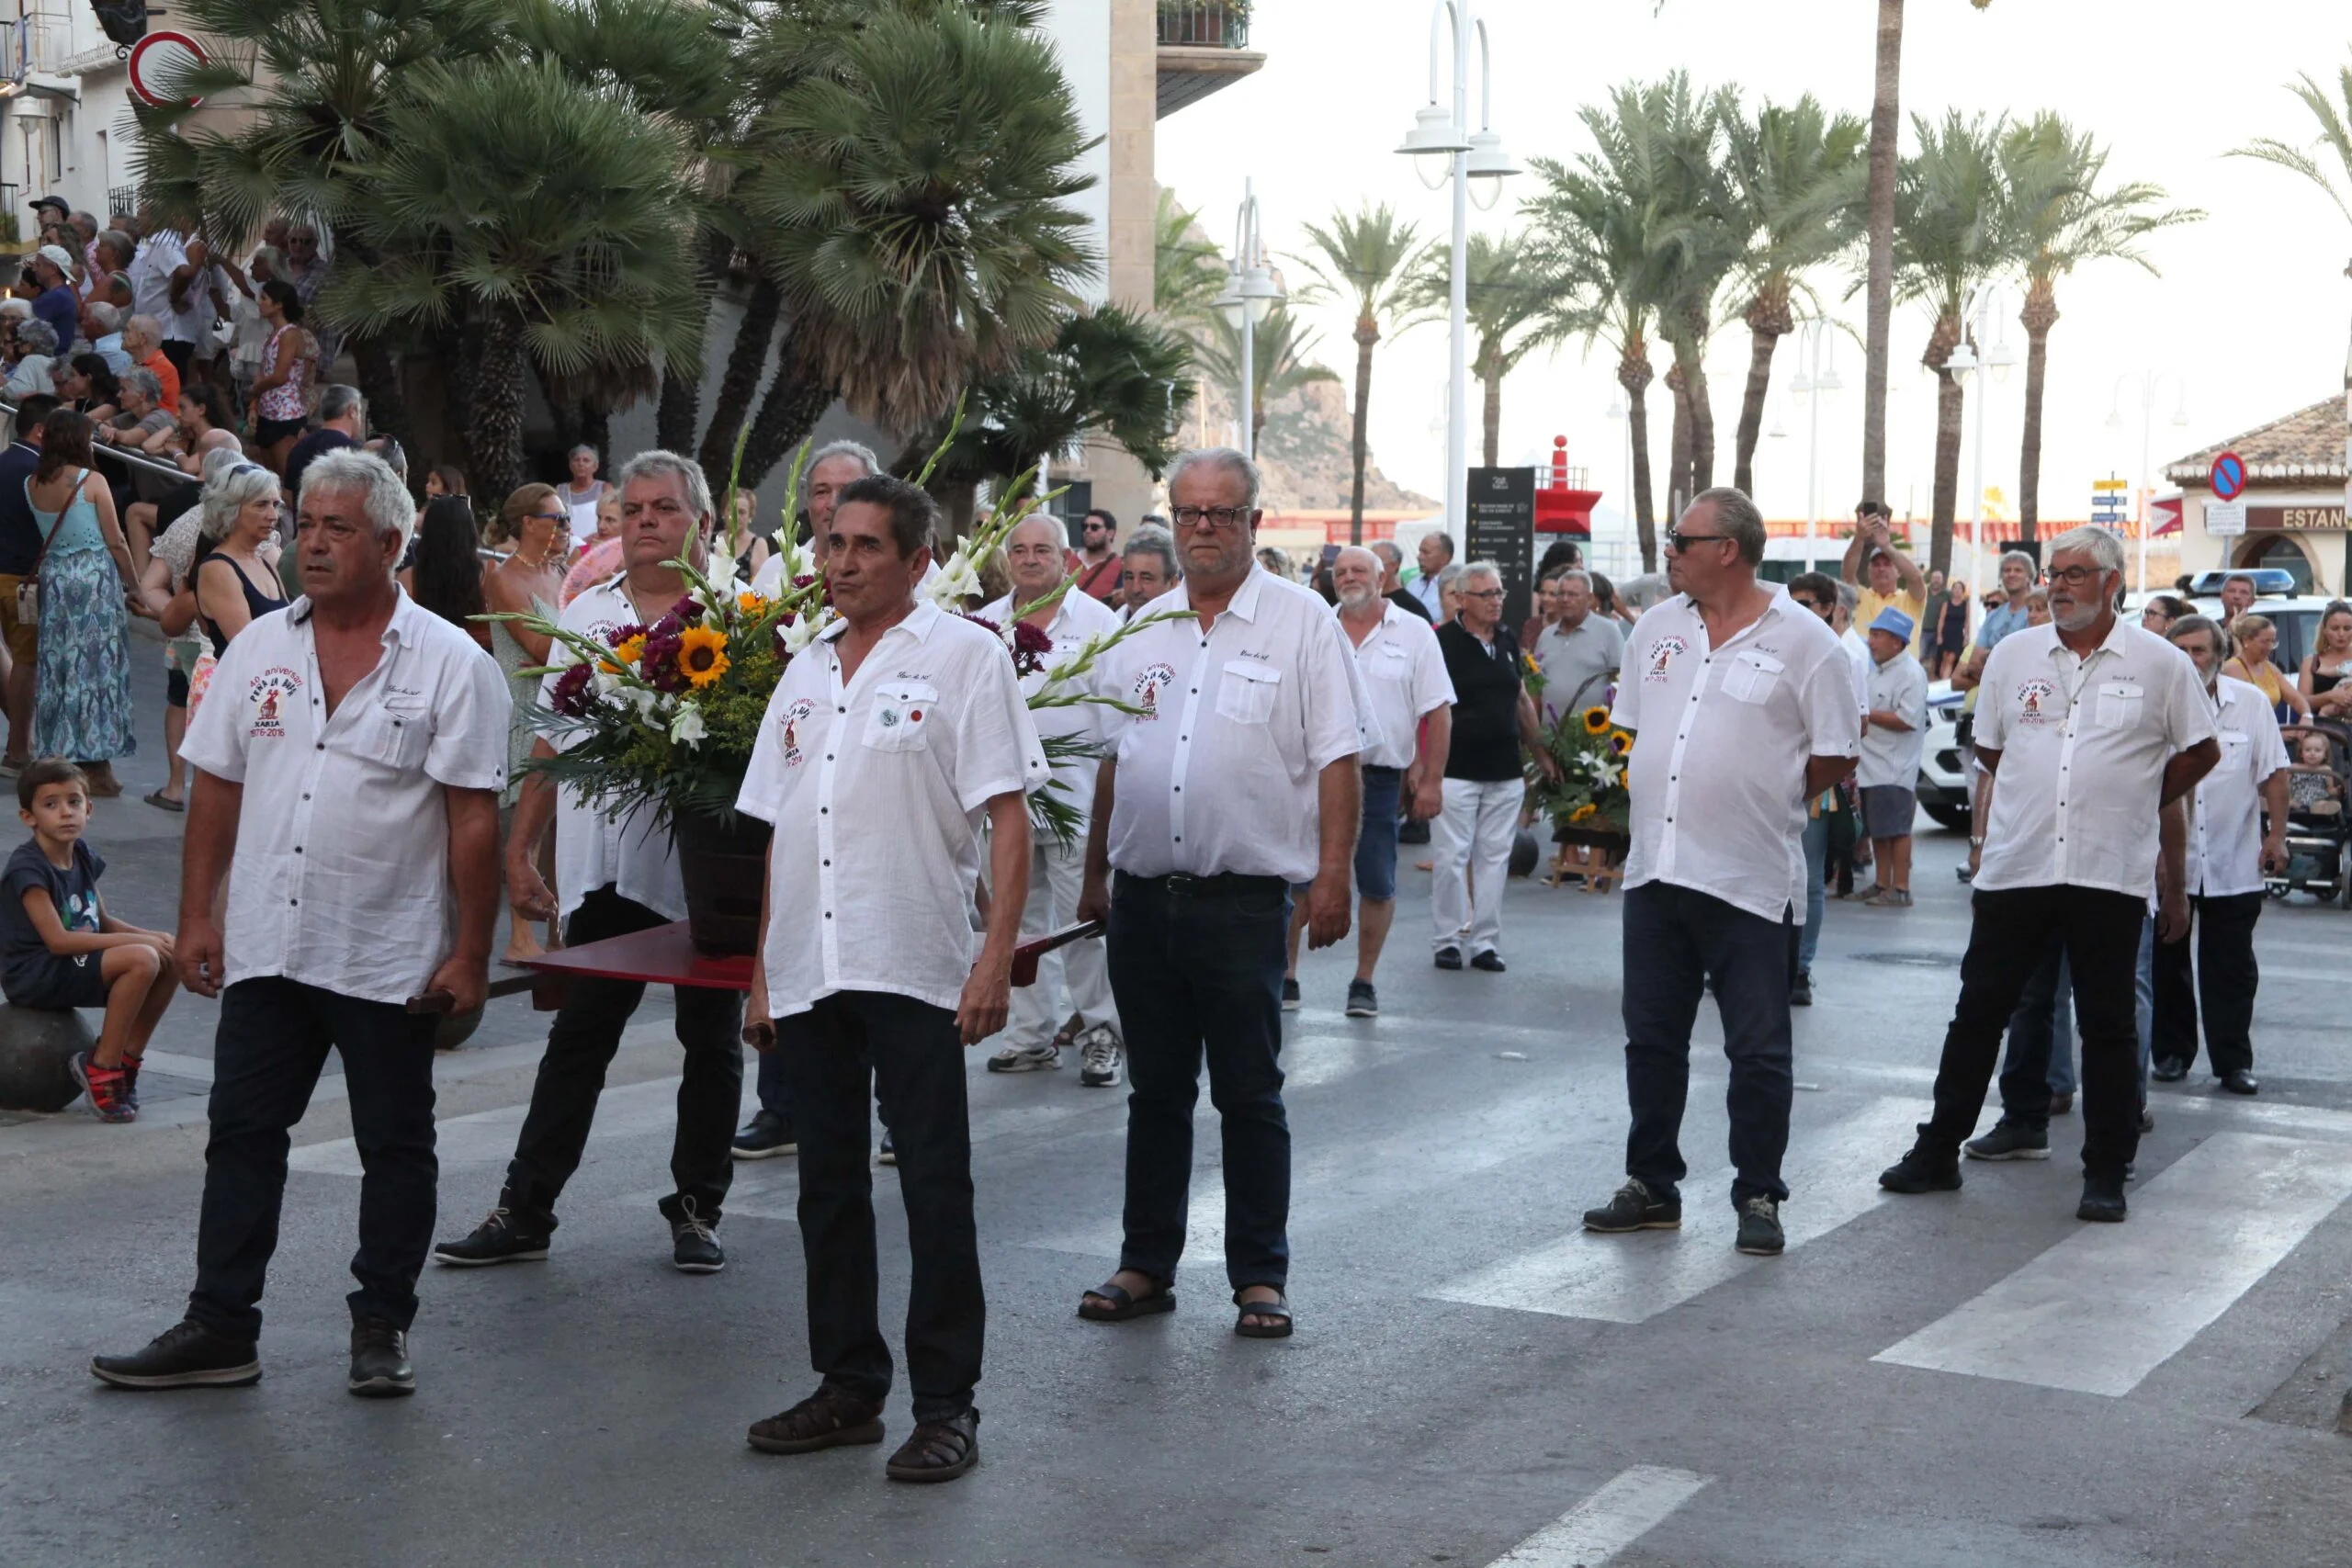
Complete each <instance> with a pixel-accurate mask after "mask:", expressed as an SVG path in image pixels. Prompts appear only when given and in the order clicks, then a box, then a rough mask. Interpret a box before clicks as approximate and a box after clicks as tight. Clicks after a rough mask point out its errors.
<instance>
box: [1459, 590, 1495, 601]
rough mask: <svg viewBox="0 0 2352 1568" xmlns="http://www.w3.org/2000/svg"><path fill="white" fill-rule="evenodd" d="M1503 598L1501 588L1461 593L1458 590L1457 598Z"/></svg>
mask: <svg viewBox="0 0 2352 1568" xmlns="http://www.w3.org/2000/svg"><path fill="white" fill-rule="evenodd" d="M1502 596H1503V591H1502V590H1501V589H1499V588H1474V589H1471V590H1470V591H1469V592H1460V591H1458V590H1457V592H1456V597H1459V598H1463V599H1499V598H1501V597H1502Z"/></svg>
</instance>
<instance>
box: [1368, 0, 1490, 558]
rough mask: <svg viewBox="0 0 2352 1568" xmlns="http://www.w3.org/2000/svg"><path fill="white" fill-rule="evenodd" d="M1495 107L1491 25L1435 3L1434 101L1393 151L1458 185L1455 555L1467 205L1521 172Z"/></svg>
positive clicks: (1451, 400)
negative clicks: (1443, 82) (1447, 91)
mask: <svg viewBox="0 0 2352 1568" xmlns="http://www.w3.org/2000/svg"><path fill="white" fill-rule="evenodd" d="M1449 30H1450V31H1451V33H1452V40H1451V41H1452V46H1453V103H1452V108H1451V110H1450V111H1449V110H1448V108H1447V107H1445V106H1444V105H1442V104H1441V103H1440V101H1439V99H1438V60H1439V57H1440V54H1441V52H1442V51H1443V50H1444V49H1445V47H1446V44H1447V41H1448V39H1447V36H1446V35H1447V32H1448V31H1449ZM1474 31H1475V32H1476V35H1477V43H1478V129H1477V130H1475V131H1473V130H1470V129H1469V125H1470V42H1471V35H1472V33H1473V32H1474ZM1493 108H1494V73H1493V68H1492V61H1491V58H1490V56H1489V54H1488V51H1487V24H1486V22H1485V20H1484V19H1483V18H1481V17H1478V16H1477V15H1476V14H1475V13H1474V12H1473V11H1472V10H1471V9H1470V5H1469V0H1437V5H1436V6H1434V7H1433V8H1432V9H1431V10H1430V101H1429V102H1428V103H1427V104H1425V105H1423V106H1422V107H1421V108H1420V109H1419V111H1418V112H1417V113H1416V114H1415V115H1414V116H1413V129H1412V130H1409V131H1408V132H1407V133H1406V136H1405V141H1404V144H1403V145H1402V146H1400V147H1398V148H1397V152H1401V153H1404V154H1405V155H1407V156H1408V157H1410V158H1411V159H1412V160H1413V169H1414V172H1415V173H1416V174H1418V175H1420V177H1421V183H1422V184H1423V185H1426V186H1429V187H1430V189H1431V190H1435V189H1437V188H1438V187H1439V186H1442V185H1443V184H1444V183H1445V182H1446V181H1447V180H1448V179H1451V180H1452V181H1453V258H1452V266H1451V270H1450V276H1449V288H1448V289H1447V300H1446V306H1447V316H1448V320H1449V322H1450V324H1451V327H1452V334H1451V338H1450V340H1449V347H1448V350H1447V367H1446V389H1447V401H1446V437H1445V448H1446V450H1445V525H1446V529H1447V531H1448V532H1449V533H1450V534H1452V535H1453V544H1454V548H1455V551H1456V553H1457V554H1459V552H1460V551H1461V550H1462V548H1463V547H1464V546H1466V545H1467V543H1468V528H1469V494H1470V467H1469V442H1470V378H1469V369H1468V362H1469V353H1470V349H1469V339H1470V327H1469V319H1468V318H1469V311H1468V308H1467V304H1466V297H1465V294H1464V287H1465V281H1464V280H1465V279H1466V277H1467V276H1468V273H1469V265H1468V256H1469V250H1470V203H1471V201H1472V200H1473V199H1474V198H1475V199H1476V201H1477V203H1478V206H1479V207H1480V208H1481V209H1486V208H1490V207H1492V206H1494V204H1495V203H1496V201H1497V200H1498V199H1500V197H1501V196H1502V182H1503V181H1504V180H1505V179H1507V178H1509V177H1510V175H1515V174H1518V173H1519V172H1520V171H1519V165H1518V164H1514V163H1512V162H1511V160H1510V154H1509V153H1507V152H1504V151H1503V143H1502V138H1501V137H1500V136H1499V135H1498V134H1497V133H1496V132H1495V131H1494V130H1493V129H1492V128H1491V126H1490V125H1489V123H1488V121H1489V118H1490V116H1491V114H1492V111H1493Z"/></svg>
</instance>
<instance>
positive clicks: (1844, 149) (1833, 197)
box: [1717, 87, 1868, 495]
mask: <svg viewBox="0 0 2352 1568" xmlns="http://www.w3.org/2000/svg"><path fill="white" fill-rule="evenodd" d="M1717 118H1718V119H1719V120H1720V121H1721V123H1722V126H1723V132H1724V174H1725V175H1726V178H1725V180H1724V185H1723V192H1722V194H1723V196H1724V199H1725V200H1726V201H1728V202H1729V203H1731V204H1732V205H1733V207H1734V209H1735V210H1736V212H1737V214H1738V218H1737V220H1736V227H1738V228H1739V229H1741V230H1743V231H1746V232H1747V234H1748V236H1749V243H1748V248H1747V255H1746V256H1744V257H1743V258H1742V259H1741V261H1740V264H1739V270H1740V272H1741V273H1742V275H1743V276H1744V277H1745V279H1746V282H1747V287H1748V288H1750V289H1751V290H1752V291H1753V292H1752V293H1751V294H1750V295H1749V297H1748V301H1747V309H1746V310H1745V311H1744V312H1743V314H1744V315H1745V317H1746V320H1747V331H1748V336H1749V340H1750V343H1751V344H1752V345H1753V346H1752V348H1751V350H1750V352H1749V355H1748V365H1747V396H1746V397H1745V398H1744V399H1743V400H1742V401H1741V403H1740V410H1739V433H1738V435H1737V438H1736V446H1735V448H1734V456H1733V459H1732V480H1731V482H1732V483H1733V484H1735V485H1736V486H1737V487H1738V488H1739V489H1741V490H1743V491H1747V493H1748V494H1750V495H1753V494H1755V493H1756V442H1757V438H1758V435H1759V434H1761V433H1762V431H1763V426H1764V400H1765V396H1766V394H1767V392H1768V391H1769V390H1770V386H1771V380H1772V355H1773V354H1774V352H1775V351H1776V350H1777V349H1778V347H1779V345H1780V341H1781V338H1782V337H1784V336H1785V335H1787V334H1788V333H1791V332H1793V331H1795V330H1796V318H1795V315H1794V313H1793V311H1792V310H1791V306H1792V302H1793V300H1794V297H1795V295H1796V293H1797V291H1798V289H1799V288H1800V287H1802V282H1803V278H1804V274H1805V273H1806V272H1807V271H1808V270H1810V269H1811V268H1813V267H1815V266H1818V265H1821V264H1822V263H1823V262H1826V261H1827V260H1829V259H1830V258H1831V257H1833V256H1835V255H1837V254H1838V253H1840V252H1841V251H1844V250H1845V249H1847V248H1848V247H1849V245H1851V244H1852V243H1853V241H1854V235H1855V230H1856V226H1857V225H1856V220H1857V219H1858V218H1859V217H1860V197H1861V195H1862V186H1863V181H1864V177H1865V175H1867V173H1868V170H1867V168H1866V166H1865V164H1864V163H1863V160H1862V148H1863V141H1864V137H1865V132H1864V130H1863V126H1862V122H1861V121H1860V119H1858V118H1855V117H1854V116H1852V115H1847V114H1841V115H1837V116H1835V117H1833V116H1831V115H1830V114H1829V113H1828V112H1827V111H1826V110H1825V109H1824V108H1823V107H1821V105H1820V103H1819V102H1818V101H1817V100H1815V97H1814V96H1813V95H1812V94H1810V93H1807V94H1806V95H1805V96H1803V97H1801V98H1799V99H1798V100H1797V101H1796V103H1795V104H1793V105H1791V106H1786V107H1783V106H1781V105H1776V104H1773V103H1771V102H1770V101H1769V100H1768V101H1767V102H1766V103H1765V104H1764V106H1763V107H1762V108H1761V109H1759V110H1758V112H1757V114H1756V115H1755V117H1754V118H1749V117H1748V116H1747V115H1746V114H1745V113H1743V112H1741V108H1740V105H1739V100H1738V96H1737V93H1736V90H1735V89H1733V88H1729V87H1726V88H1724V90H1723V93H1722V95H1721V96H1720V99H1719V107H1718V110H1717Z"/></svg>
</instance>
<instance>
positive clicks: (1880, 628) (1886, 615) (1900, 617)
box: [1871, 604, 1913, 643]
mask: <svg viewBox="0 0 2352 1568" xmlns="http://www.w3.org/2000/svg"><path fill="white" fill-rule="evenodd" d="M1912 625H1913V623H1912V620H1911V617H1910V616H1908V615H1905V614H1904V613H1903V612H1902V611H1900V610H1898V609H1896V608H1895V607H1894V605H1892V604H1889V605H1888V606H1887V607H1886V608H1885V609H1883V610H1881V611H1880V612H1879V613H1878V619H1877V620H1874V621H1872V622H1871V630H1872V631H1874V632H1893V633H1894V635H1895V636H1896V637H1900V638H1902V639H1903V641H1904V642H1905V643H1908V642H1909V641H1910V640H1911V631H1912Z"/></svg>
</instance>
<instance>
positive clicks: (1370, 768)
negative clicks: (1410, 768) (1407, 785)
mask: <svg viewBox="0 0 2352 1568" xmlns="http://www.w3.org/2000/svg"><path fill="white" fill-rule="evenodd" d="M1363 771H1364V772H1365V773H1377V774H1379V775H1380V776H1381V777H1382V778H1396V777H1397V776H1398V775H1399V774H1401V773H1404V771H1405V770H1404V769H1402V768H1384V767H1382V766H1381V765H1380V764H1379V763H1377V762H1366V763H1365V764H1364V765H1363Z"/></svg>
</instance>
